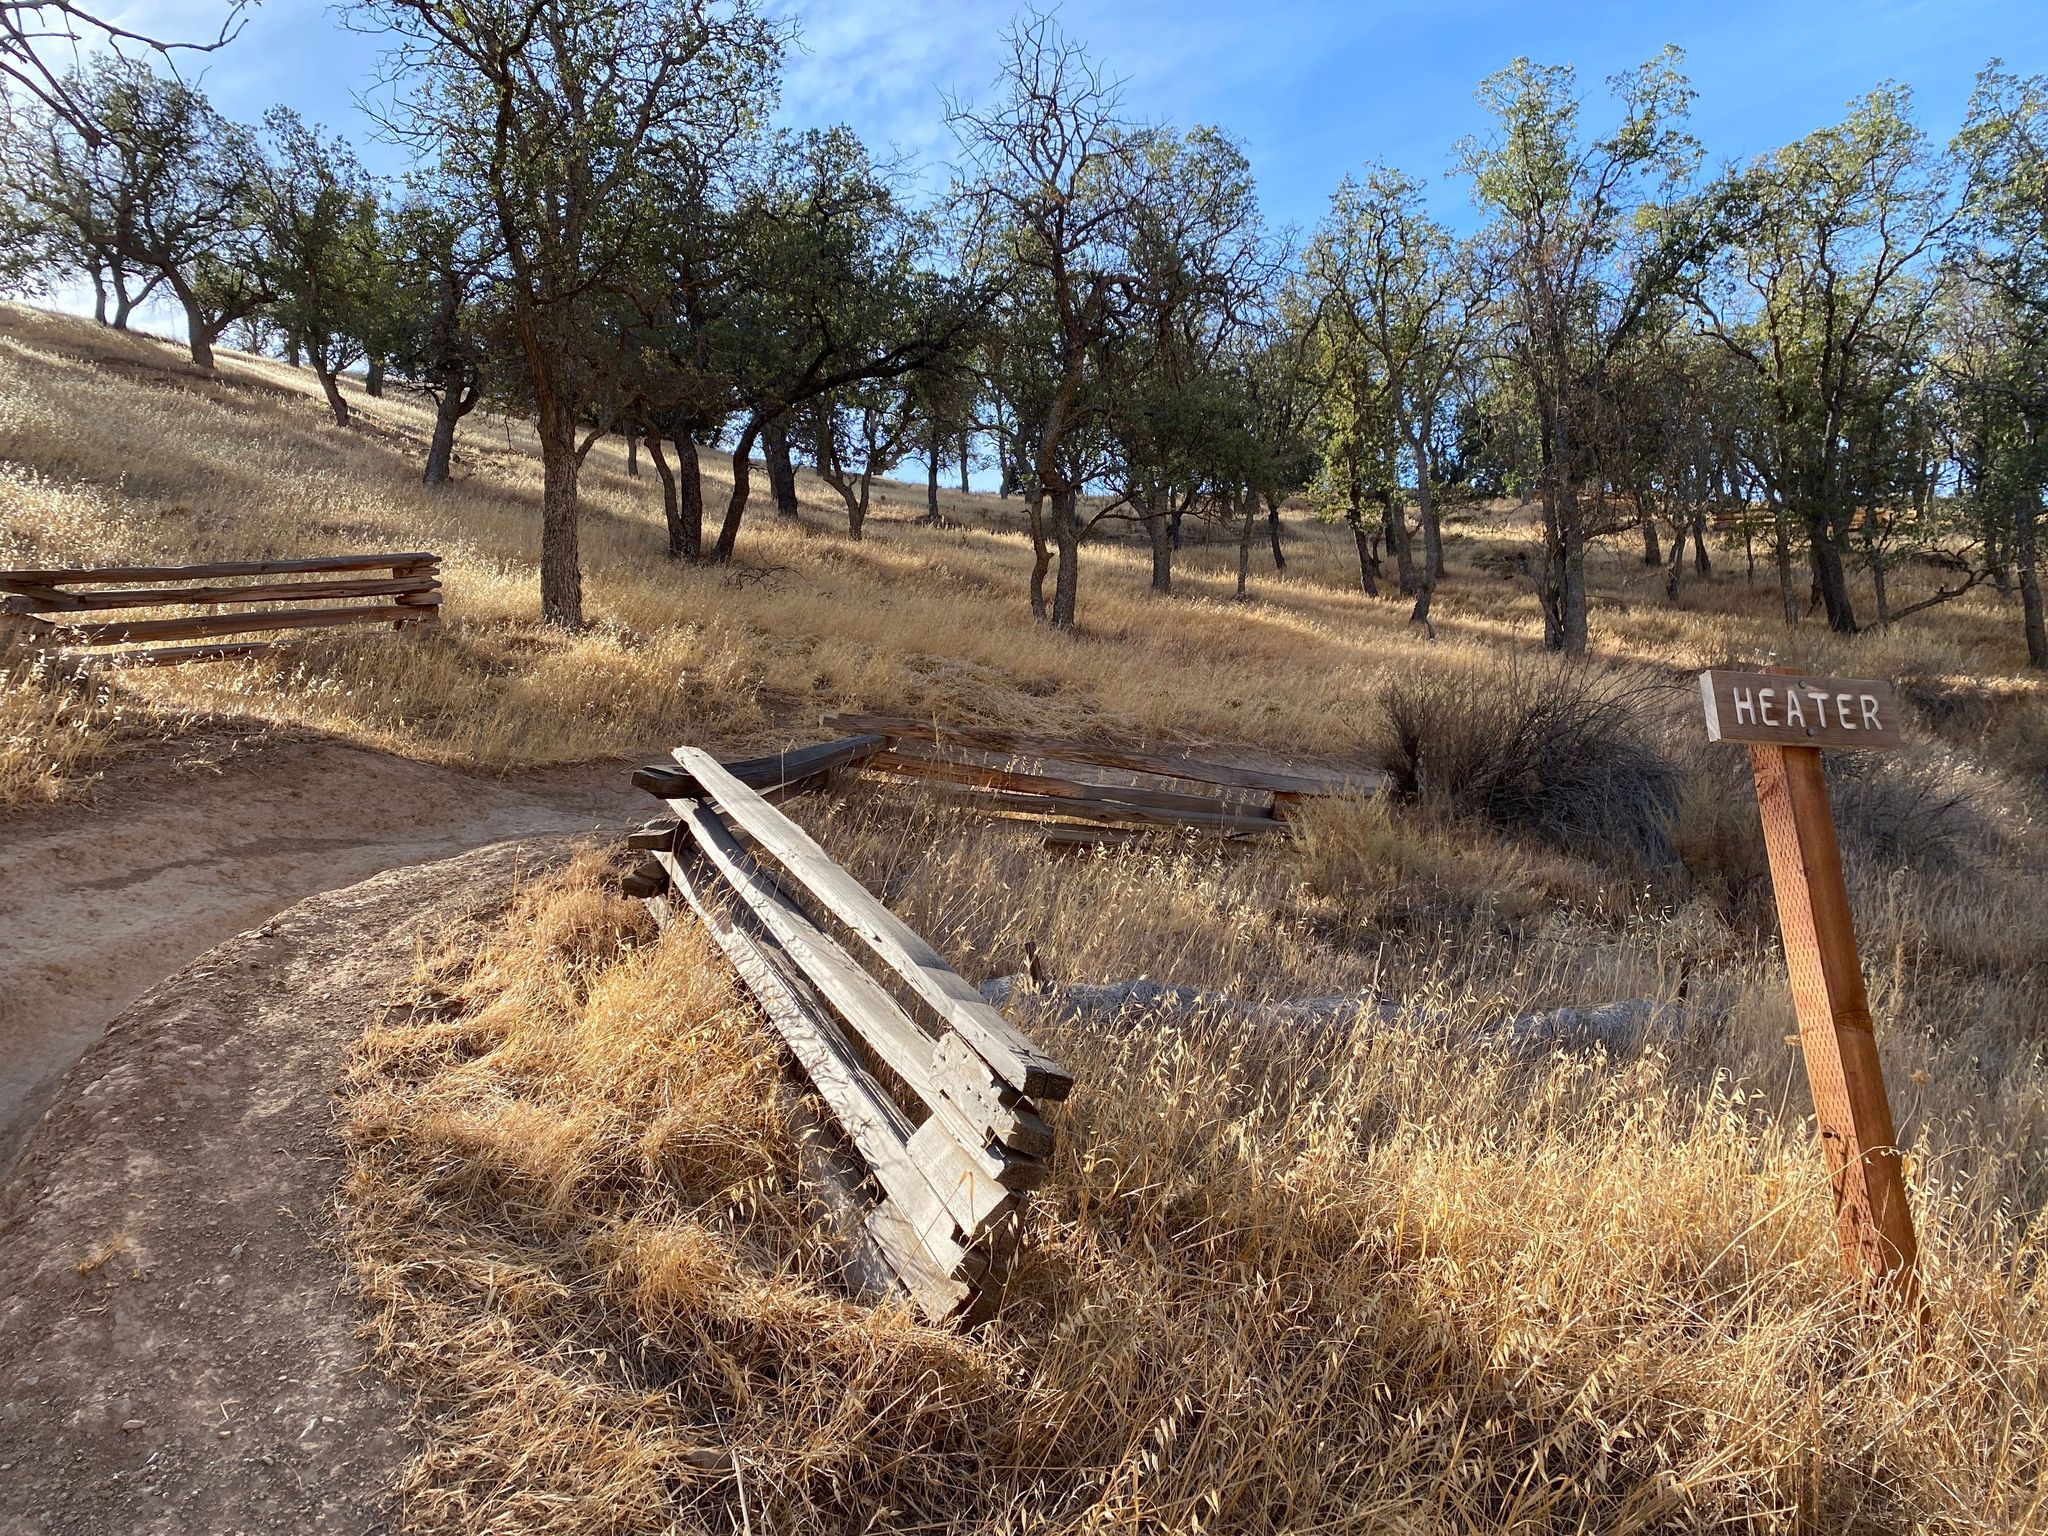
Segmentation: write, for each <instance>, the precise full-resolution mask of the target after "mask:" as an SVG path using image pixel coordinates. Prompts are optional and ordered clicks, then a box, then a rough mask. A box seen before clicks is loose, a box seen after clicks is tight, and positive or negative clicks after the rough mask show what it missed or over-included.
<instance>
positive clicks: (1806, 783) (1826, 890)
mask: <svg viewBox="0 0 2048 1536" xmlns="http://www.w3.org/2000/svg"><path fill="white" fill-rule="evenodd" d="M1700 693H1701V695H1702V697H1703V699H1704V702H1705V704H1706V712H1707V739H1708V740H1709V741H1740V742H1745V743H1747V744H1748V746H1749V759H1750V766H1751V768H1752V769H1753V770H1754V771H1755V774H1756V800H1757V809H1758V810H1759V811H1760V812H1762V815H1763V823H1764V843H1765V846H1766V847H1767V848H1768V850H1769V852H1770V861H1771V884H1772V886H1773V888H1774V889H1775V890H1776V892H1777V897H1778V925H1779V928H1780V931H1781V932H1782V933H1783V934H1784V939H1785V964H1786V968H1787V970H1789V971H1790V972H1791V977H1792V1003H1793V1007H1794V1009H1795V1010H1796V1011H1797V1013H1798V1016H1799V1043H1800V1047H1801V1051H1802V1053H1803V1054H1804V1056H1805V1058H1806V1080H1807V1083H1808V1084H1809V1085H1810V1086H1811V1088H1812V1090H1813V1110H1814V1117H1815V1119H1816V1120H1817V1121H1818V1122H1819V1125H1820V1136H1821V1148H1822V1151H1823V1153H1824V1155H1825V1157H1826V1159H1827V1168H1828V1176H1829V1178H1830V1180H1831V1181H1832V1183H1833V1186H1834V1200H1835V1222H1836V1226H1837V1229H1838V1230H1839V1232H1840V1235H1841V1240H1842V1259H1843V1262H1844V1264H1846V1265H1847V1266H1848V1269H1849V1271H1850V1273H1851V1274H1852V1275H1858V1276H1862V1277H1866V1278H1868V1279H1869V1280H1871V1281H1872V1282H1874V1283H1876V1284H1877V1285H1879V1286H1882V1287H1886V1288H1888V1289H1889V1290H1890V1292H1891V1293H1892V1294H1893V1295H1894V1296H1896V1297H1898V1298H1899V1299H1900V1300H1902V1301H1904V1302H1906V1303H1907V1304H1908V1305H1912V1304H1914V1303H1915V1302H1916V1300H1917V1294H1918V1292H1917V1282H1916V1280H1915V1278H1914V1274H1913V1264H1914V1260H1915V1258H1916V1256H1917V1253H1918V1243H1917V1241H1916V1239H1915V1238H1914V1235H1913V1215H1912V1212H1911V1211H1910V1210H1909V1209H1908V1208H1907V1205H1906V1184H1905V1178H1904V1176H1903V1170H1902V1167H1901V1164H1900V1157H1899V1149H1898V1146H1897V1145H1896V1141H1895V1137H1896V1134H1897V1133H1896V1132H1895V1130H1894V1128H1893V1126H1892V1111H1891V1104H1890V1102H1889V1101H1888V1100H1887V1098H1886V1096H1885V1090H1884V1073H1883V1071H1882V1070H1881V1069H1880V1067H1879V1065H1878V1059H1877V1040H1876V1037H1875V1035H1874V1034H1873V1033H1872V1032H1871V1023H1870V1002H1869V999H1868V997H1867V996H1866V995H1865V993H1864V990H1863V967H1862V964H1861V962H1860V961H1859V960H1858V959H1857V954H1856V933H1855V929H1854V927H1853V925H1852V923H1851V920H1850V915H1849V889H1848V885H1847V884H1846V882H1845V881H1844V880H1843V878H1842V853H1841V849H1840V847H1839V846H1838V845H1837V843H1836V841H1835V819H1834V812H1833V809H1832V808H1831V807H1830V805H1829V803H1828V789H1827V782H1826V780H1825V779H1823V778H1822V776H1821V765H1820V754H1821V749H1822V748H1824V747H1863V748H1870V747H1896V746H1899V745H1900V744H1901V738H1900V735H1899V724H1898V704H1897V700H1896V699H1895V697H1894V695H1893V693H1892V686H1891V684H1890V683H1885V682H1863V681H1852V680H1848V679H1842V678H1827V677H1804V676H1799V675H1797V674H1792V673H1781V672H1702V673H1701V674H1700Z"/></svg>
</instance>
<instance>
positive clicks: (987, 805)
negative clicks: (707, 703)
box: [634, 714, 1388, 847]
mask: <svg viewBox="0 0 2048 1536" xmlns="http://www.w3.org/2000/svg"><path fill="white" fill-rule="evenodd" d="M825 724H826V725H827V726H829V727H833V728H836V729H838V730H843V731H848V732H851V733H852V734H850V735H847V736H843V737H841V738H839V739H838V740H836V741H827V742H822V743H820V744H819V745H817V746H812V747H800V748H797V749H795V750H792V751H789V752H781V753H775V754H772V755H770V756H766V757H757V758H749V759H747V760H746V761H744V762H735V763H728V764H726V765H725V768H726V771H727V772H728V773H730V774H732V775H733V776H735V777H736V778H738V779H739V780H740V781H741V782H742V783H744V784H746V785H748V786H749V787H750V788H752V789H755V790H757V791H759V792H760V793H761V794H763V795H764V796H765V797H766V798H767V799H769V800H771V801H780V800H783V799H786V798H787V797H789V796H791V795H796V794H801V793H803V792H804V791H806V790H810V789H817V788H820V787H821V786H823V785H824V784H826V783H827V782H829V781H830V780H831V779H832V777H833V776H834V775H836V774H839V773H841V772H845V771H851V772H855V773H859V774H861V775H863V776H865V777H870V778H875V779H878V780H881V781H884V782H888V783H899V784H902V783H917V784H921V785H924V786H926V787H927V788H929V789H931V790H933V791H935V792H937V793H939V794H941V795H946V796H950V797H953V798H957V799H959V800H961V801H962V802H963V803H966V804H968V805H971V806H973V807H975V808H977V809H980V810H984V811H988V812H992V813H994V814H997V815H1000V816H1005V817H1011V818H1022V819H1024V820H1028V821H1031V822H1035V823H1037V824H1038V825H1039V826H1040V828H1041V829H1042V831H1043V833H1044V837H1045V840H1046V842H1047V843H1048V844H1050V845H1052V846H1054V847H1060V846H1085V845H1089V844H1095V843H1104V842H1116V841H1120V840H1123V839H1127V838H1130V837H1135V836H1139V835H1141V834H1143V833H1144V832H1146V831H1156V830H1159V829H1161V828H1182V829H1189V828H1192V829H1195V830H1199V831H1204V832H1212V833H1216V834H1219V835H1221V836H1224V837H1230V838H1257V837H1270V836H1273V835H1276V834H1279V833H1284V832H1286V831H1287V830H1288V820H1289V818H1290V817H1291V816H1292V815H1293V814H1294V813H1295V811H1296V810H1297V809H1298V808H1299V807H1300V806H1301V805H1302V803H1303V802H1305V801H1308V800H1312V799H1316V798H1318V797H1323V796H1371V795H1377V794H1380V793H1382V792H1384V791H1385V789H1386V788H1387V785H1388V778H1387V775H1385V774H1384V773H1381V772H1378V771H1377V770H1374V769H1349V770H1345V771H1342V772H1335V771H1328V770H1313V769H1300V768H1291V769H1283V768H1273V767H1266V766H1248V765H1245V764H1241V763H1230V762H1221V761H1216V760H1213V759H1208V758H1198V757H1194V756H1190V755H1187V754H1182V753H1172V752H1147V751H1142V750H1139V749H1135V748H1124V747H1108V746H1102V745H1099V744H1096V743H1092V742H1080V741H1057V740H1053V739H1051V738H1047V737H1038V736H1021V735H1017V734H1016V733H1014V732H1010V731H998V730H988V729H983V728H979V727H965V726H962V727H955V726H945V727H934V726H932V725H929V724H925V723H923V722H920V721H916V720H910V719H905V718H902V717H899V716H894V715H851V714H842V715H832V716H829V717H827V719H826V721H825ZM634 782H635V783H636V784H638V785H639V786H640V787H641V788H643V789H645V790H647V791H648V792H649V793H650V794H654V795H661V794H663V793H664V788H663V786H664V785H665V784H669V783H680V782H682V778H681V776H679V775H678V774H677V772H676V770H675V769H673V768H668V767H650V768H643V769H641V770H640V771H639V772H638V773H637V774H636V775H635V777H634Z"/></svg>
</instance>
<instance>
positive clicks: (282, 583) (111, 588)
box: [0, 553, 441, 667]
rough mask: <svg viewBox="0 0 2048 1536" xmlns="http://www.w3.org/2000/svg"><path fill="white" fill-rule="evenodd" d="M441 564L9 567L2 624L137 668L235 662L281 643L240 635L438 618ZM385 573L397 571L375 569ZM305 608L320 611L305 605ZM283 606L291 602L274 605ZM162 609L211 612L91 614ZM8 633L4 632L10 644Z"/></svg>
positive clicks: (26, 638)
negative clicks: (125, 615) (127, 615)
mask: <svg viewBox="0 0 2048 1536" xmlns="http://www.w3.org/2000/svg"><path fill="white" fill-rule="evenodd" d="M440 570H441V557H440V556H439V555H433V554H422V553H411V554H387V555H330V556H322V557H318V558H314V559H306V560H246V561H230V562H225V563H221V564H214V565H136V566H102V567H98V568H95V569H78V570H67V569H52V570H13V571H7V570H0V631H7V632H11V635H12V638H13V639H14V641H16V642H17V643H20V644H25V645H28V646H32V647H40V648H43V649H45V650H48V651H50V652H52V653H54V654H56V655H58V656H63V657H66V658H69V659H71V660H81V659H91V660H96V661H103V662H111V663H114V664H117V665H121V666H131V667H156V666H168V665H173V664H176V663H179V662H187V661H230V660H235V659H238V658H240V657H244V656H253V655H256V654H258V653H260V652H263V651H266V650H269V649H271V648H272V646H273V645H275V644H276V642H275V641H268V640H231V639H230V637H233V636H239V635H249V634H261V633H265V632H268V631H272V630H292V629H327V628H333V627H336V626H339V625H345V624H389V625H391V626H392V627H393V628H402V627H405V626H408V625H414V624H438V623H439V622H440V617H441V616H440V604H441V576H440ZM375 572H389V573H390V574H389V575H375V574H370V573H375ZM324 578H335V579H331V580H330V579H324ZM301 603H316V604H319V605H320V606H317V607H298V606H295V605H297V604H301ZM274 604H275V605H285V606H268V605H274ZM244 605H249V606H246V607H245V606H244ZM163 608H201V609H207V610H210V611H208V612H204V613H197V614H182V615H176V616H172V617H168V618H134V617H130V618H112V619H107V618H95V617H92V616H93V615H98V614H106V613H118V612H120V611H122V610H124V609H142V610H156V609H163ZM224 609H225V610H230V611H225V612H224V611H222V610H224ZM5 638H7V636H6V635H5V634H0V640H4V639H5ZM169 641H200V642H203V643H201V644H196V645H193V644H179V645H172V644H166V643H165V642H169Z"/></svg>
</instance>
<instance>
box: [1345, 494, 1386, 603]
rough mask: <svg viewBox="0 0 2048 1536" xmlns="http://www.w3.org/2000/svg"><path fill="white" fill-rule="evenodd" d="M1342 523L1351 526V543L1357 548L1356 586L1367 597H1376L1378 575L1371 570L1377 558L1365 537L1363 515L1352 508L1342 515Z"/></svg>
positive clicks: (1359, 509) (1359, 510)
mask: <svg viewBox="0 0 2048 1536" xmlns="http://www.w3.org/2000/svg"><path fill="white" fill-rule="evenodd" d="M1344 521H1345V522H1347V523H1349V524H1350V525H1351V542H1352V543H1353V544H1355V545H1356V546H1357V547H1358V585H1359V586H1360V587H1361V588H1362V589H1363V590H1364V592H1365V595H1366V596H1367V597H1378V596H1379V595H1380V581H1379V574H1378V572H1377V571H1375V570H1374V569H1373V566H1374V564H1375V563H1376V558H1377V557H1376V556H1375V555H1374V554H1373V551H1372V544H1371V541H1370V540H1368V539H1367V538H1366V535H1365V514H1364V512H1363V510H1362V509H1361V508H1359V507H1357V506H1353V507H1352V508H1351V509H1350V510H1349V511H1347V512H1346V513H1345V514H1344Z"/></svg>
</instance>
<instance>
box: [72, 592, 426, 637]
mask: <svg viewBox="0 0 2048 1536" xmlns="http://www.w3.org/2000/svg"><path fill="white" fill-rule="evenodd" d="M435 617H436V614H435V613H434V611H433V610H432V609H431V608H415V607H401V606H399V605H398V604H396V603H392V604H388V605H383V604H380V605H379V606H377V607H374V608H286V609H280V610H277V611H274V612H269V613H235V614H208V615H203V616H200V617H196V618H186V619H131V620H127V621H115V622H112V623H107V624H58V625H54V626H52V627H51V628H50V629H49V630H47V631H45V632H44V633H42V634H40V635H39V636H38V637H37V640H38V643H40V644H43V645H54V646H93V645H126V644H129V643H130V642H133V641H141V640H203V639H207V638H210V637H212V636H217V635H240V634H250V633H255V632H258V631H263V630H272V629H327V628H338V627H340V626H342V625H348V624H393V623H401V624H402V623H408V622H410V623H420V622H431V621H432V620H433V619H434V618H435Z"/></svg>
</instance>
